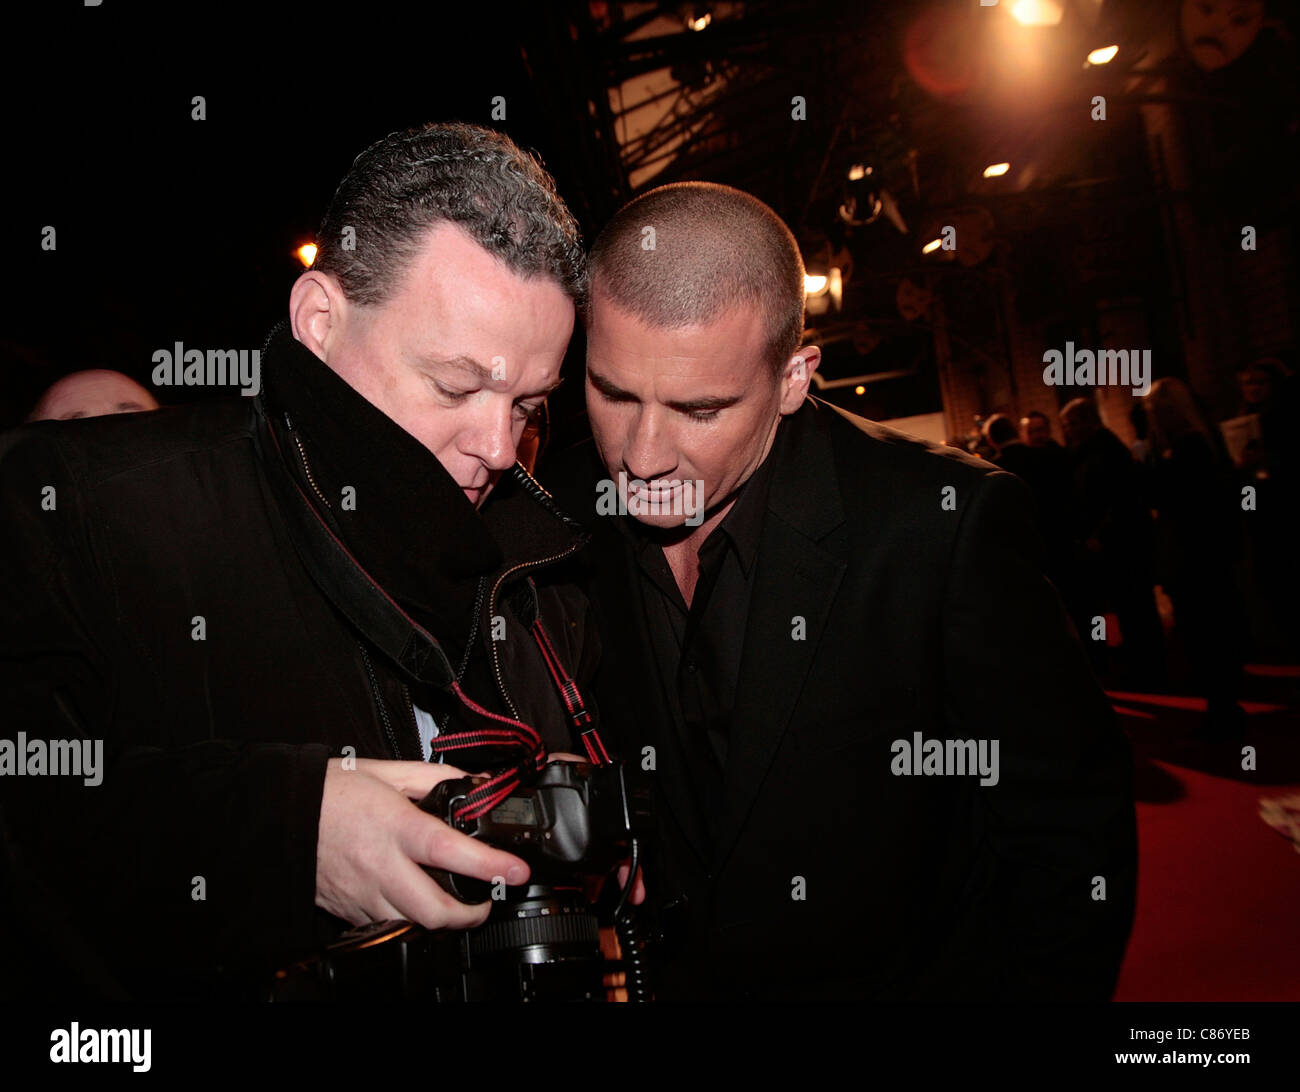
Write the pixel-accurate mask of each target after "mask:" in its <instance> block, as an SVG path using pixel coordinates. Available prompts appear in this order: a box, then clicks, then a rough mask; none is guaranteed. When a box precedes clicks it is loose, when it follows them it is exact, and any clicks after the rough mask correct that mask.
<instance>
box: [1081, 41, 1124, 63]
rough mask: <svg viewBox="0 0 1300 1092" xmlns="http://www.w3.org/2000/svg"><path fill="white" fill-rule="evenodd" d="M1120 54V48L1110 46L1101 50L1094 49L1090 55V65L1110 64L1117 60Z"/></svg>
mask: <svg viewBox="0 0 1300 1092" xmlns="http://www.w3.org/2000/svg"><path fill="white" fill-rule="evenodd" d="M1118 52H1119V46H1117V45H1108V46H1103V47H1102V48H1101V49H1094V50H1093V51H1092V52H1091V53H1089V54H1088V63H1089V64H1108V63H1109V62H1111V61H1113V60H1114V59H1115V54H1116V53H1118Z"/></svg>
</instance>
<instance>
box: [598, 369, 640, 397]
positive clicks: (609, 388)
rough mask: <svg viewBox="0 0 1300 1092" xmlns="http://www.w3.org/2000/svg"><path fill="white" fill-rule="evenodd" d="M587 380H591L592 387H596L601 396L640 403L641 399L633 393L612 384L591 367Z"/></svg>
mask: <svg viewBox="0 0 1300 1092" xmlns="http://www.w3.org/2000/svg"><path fill="white" fill-rule="evenodd" d="M587 378H588V379H590V380H591V385H592V386H593V387H595V388H596V390H598V391H600V393H601V394H603V395H605V396H606V397H608V398H621V399H623V400H624V401H628V402H639V401H640V399H639V398H637V396H636V395H635V394H633V393H632V392H631V391H625V390H624V389H623V388H622V387H620V386H619V385H618V384H617V383H614V382H611V381H610V380H608V379H606V378H605V377H604V376H603V375H601V374H600V373H599V372H597V371H596V370H595V369H593V368H591V367H588V368H587Z"/></svg>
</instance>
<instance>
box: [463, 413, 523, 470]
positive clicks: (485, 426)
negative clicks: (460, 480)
mask: <svg viewBox="0 0 1300 1092" xmlns="http://www.w3.org/2000/svg"><path fill="white" fill-rule="evenodd" d="M462 450H463V451H464V452H465V454H466V455H473V456H474V457H475V458H476V459H479V460H480V461H481V462H482V463H483V465H484V466H486V467H487V468H488V469H489V470H509V469H510V467H511V466H513V465H514V462H515V435H514V406H513V405H512V404H511V403H510V401H509V400H508V399H507V400H504V401H501V400H498V399H484V405H483V407H482V408H481V409H480V411H479V414H478V415H477V418H476V420H475V422H474V425H473V428H472V429H471V431H470V436H469V442H468V443H467V444H466V445H465V447H463V448H462Z"/></svg>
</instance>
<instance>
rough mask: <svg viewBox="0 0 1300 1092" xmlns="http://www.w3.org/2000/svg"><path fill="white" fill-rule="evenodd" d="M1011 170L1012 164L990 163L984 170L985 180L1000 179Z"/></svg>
mask: <svg viewBox="0 0 1300 1092" xmlns="http://www.w3.org/2000/svg"><path fill="white" fill-rule="evenodd" d="M1009 170H1011V164H1010V163H990V164H989V165H988V166H987V167H985V168H984V177H985V178H999V177H1001V176H1002V175H1004V174H1006V173H1007V171H1009Z"/></svg>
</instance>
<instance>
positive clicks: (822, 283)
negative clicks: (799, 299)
mask: <svg viewBox="0 0 1300 1092" xmlns="http://www.w3.org/2000/svg"><path fill="white" fill-rule="evenodd" d="M803 291H804V295H806V296H820V295H821V294H822V293H823V292H825V291H826V278H825V277H824V276H822V275H821V274H820V273H805V274H804V277H803Z"/></svg>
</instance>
